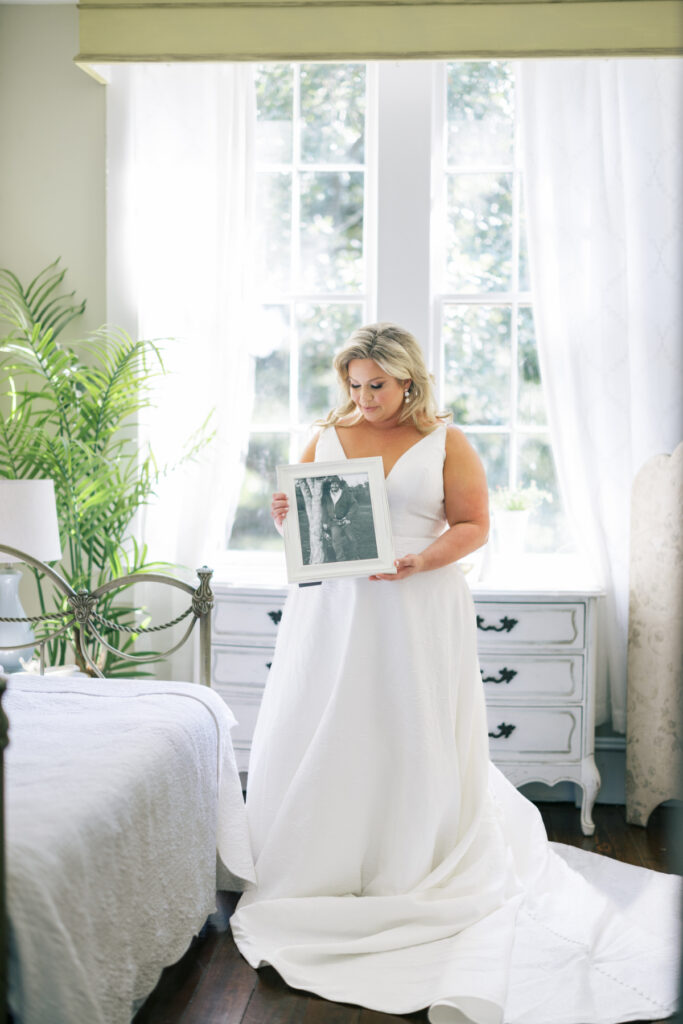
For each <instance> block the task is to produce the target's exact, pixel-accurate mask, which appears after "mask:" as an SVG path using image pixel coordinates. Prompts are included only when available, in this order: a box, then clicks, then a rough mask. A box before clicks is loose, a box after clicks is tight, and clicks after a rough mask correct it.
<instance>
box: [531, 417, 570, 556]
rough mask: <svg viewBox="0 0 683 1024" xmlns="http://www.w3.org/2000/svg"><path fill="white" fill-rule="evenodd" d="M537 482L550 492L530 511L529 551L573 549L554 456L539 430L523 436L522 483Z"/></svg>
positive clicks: (545, 436) (539, 487)
mask: <svg viewBox="0 0 683 1024" xmlns="http://www.w3.org/2000/svg"><path fill="white" fill-rule="evenodd" d="M532 483H535V484H536V486H537V488H538V489H539V490H540V491H543V492H544V493H545V494H547V495H548V498H547V499H546V500H545V501H543V502H542V503H541V504H540V505H539V506H538V508H537V509H535V510H534V512H533V513H532V515H531V518H530V522H529V530H528V534H527V543H526V547H527V550H529V551H539V552H543V551H549V552H560V551H572V550H574V545H573V542H572V540H571V536H570V532H569V527H568V524H567V521H566V518H565V516H564V513H563V511H562V503H561V501H560V491H559V487H558V484H557V475H556V472H555V460H554V459H553V452H552V448H551V446H550V439H549V438H548V436H547V435H543V434H538V435H533V436H526V437H524V436H523V437H521V438H520V444H519V484H520V486H521V487H529V486H530V485H531V484H532Z"/></svg>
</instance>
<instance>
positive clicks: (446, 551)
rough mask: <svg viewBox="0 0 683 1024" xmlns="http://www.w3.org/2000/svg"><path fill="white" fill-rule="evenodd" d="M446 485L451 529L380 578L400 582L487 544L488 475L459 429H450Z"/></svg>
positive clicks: (397, 562)
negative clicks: (394, 571)
mask: <svg viewBox="0 0 683 1024" xmlns="http://www.w3.org/2000/svg"><path fill="white" fill-rule="evenodd" d="M443 484H444V497H445V505H446V518H447V520H448V523H449V528H448V529H447V530H446V531H445V532H444V533H442V534H441V536H440V537H438V538H437V539H436V540H435V541H434V542H433V543H432V544H430V545H429V547H427V548H425V550H424V551H422V552H420V554H417V555H405V556H404V557H403V558H399V559H397V560H396V566H397V568H398V573H397V574H396V575H391V576H390V575H388V574H387V575H381V576H378V577H377V578H379V579H387V580H400V579H404V578H405V577H406V576H412V575H413V574H414V573H416V572H428V571H429V570H430V569H440V568H441V567H442V566H444V565H449V564H450V563H451V562H457V561H458V559H460V558H464V556H465V555H469V554H470V552H471V551H476V550H477V548H480V547H481V546H482V544H485V543H486V540H487V538H488V534H489V499H488V486H487V483H486V474H485V473H484V467H483V466H482V464H481V460H480V458H479V456H478V455H477V453H476V452H475V450H474V448H473V447H472V445H471V444H470V443H469V441H468V440H467V438H466V437H465V435H464V434H463V432H462V431H461V430H458V428H457V427H449V428H448V431H447V433H446V460H445V462H444V468H443Z"/></svg>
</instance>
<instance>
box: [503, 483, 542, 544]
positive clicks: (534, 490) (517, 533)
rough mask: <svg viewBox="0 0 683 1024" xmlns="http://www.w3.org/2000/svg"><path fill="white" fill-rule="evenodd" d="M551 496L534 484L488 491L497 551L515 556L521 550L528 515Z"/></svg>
mask: <svg viewBox="0 0 683 1024" xmlns="http://www.w3.org/2000/svg"><path fill="white" fill-rule="evenodd" d="M552 500H553V499H552V495H551V494H549V493H548V492H547V491H541V490H539V488H538V487H537V486H536V483H535V482H534V483H532V484H530V486H529V487H517V488H511V487H497V488H496V489H495V491H493V492H492V494H491V507H492V509H493V532H494V537H495V546H496V552H497V554H498V555H499V556H501V557H503V558H518V557H519V556H520V555H522V554H523V553H524V543H525V539H526V532H527V527H528V523H529V516H530V515H531V513H532V512H533V511H534V509H536V508H538V506H539V505H541V504H542V503H543V502H544V501H548V502H550V501H552Z"/></svg>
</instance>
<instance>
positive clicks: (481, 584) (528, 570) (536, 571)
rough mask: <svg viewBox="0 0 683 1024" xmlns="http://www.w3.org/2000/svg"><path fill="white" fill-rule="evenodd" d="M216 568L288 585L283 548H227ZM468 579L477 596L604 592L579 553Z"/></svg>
mask: <svg viewBox="0 0 683 1024" xmlns="http://www.w3.org/2000/svg"><path fill="white" fill-rule="evenodd" d="M467 561H468V560H467V559H465V560H464V562H467ZM212 568H213V570H214V577H213V579H214V582H215V583H217V584H229V585H231V586H237V587H239V586H243V587H278V588H281V587H286V586H287V570H286V565H285V555H284V552H283V551H266V552H263V551H223V552H220V554H218V555H217V556H216V558H215V560H214V563H213V566H212ZM477 569H479V570H480V571H477ZM465 578H466V579H467V582H468V583H469V584H470V588H471V590H472V592H473V593H474V594H475V595H477V594H480V593H481V592H483V591H512V590H515V591H521V590H527V591H535V590H540V591H548V590H557V591H558V592H567V591H574V590H575V591H580V592H582V593H600V592H601V591H602V587H601V586H600V583H599V581H598V580H597V579H596V578H595V574H594V573H593V572H592V571H591V569H590V567H589V565H588V564H587V563H586V561H585V559H583V558H581V556H579V555H576V554H570V555H569V554H565V555H555V554H548V555H532V554H525V555H522V556H521V557H519V558H517V559H515V560H505V559H501V558H500V557H493V558H491V559H489V560H486V564H483V565H481V566H480V567H477V566H473V569H472V571H471V572H466V576H465Z"/></svg>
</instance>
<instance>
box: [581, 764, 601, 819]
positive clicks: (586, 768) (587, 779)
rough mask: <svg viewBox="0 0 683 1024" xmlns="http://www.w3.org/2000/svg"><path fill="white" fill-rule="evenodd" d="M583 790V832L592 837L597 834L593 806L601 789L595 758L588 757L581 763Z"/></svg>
mask: <svg viewBox="0 0 683 1024" xmlns="http://www.w3.org/2000/svg"><path fill="white" fill-rule="evenodd" d="M581 789H582V790H583V800H582V801H581V831H582V832H583V834H584V835H585V836H592V835H593V834H594V832H595V823H594V821H593V806H594V804H595V801H596V798H597V795H598V791H599V789H600V772H599V771H598V766H597V765H596V763H595V758H593V757H586V758H584V760H583V761H582V763H581Z"/></svg>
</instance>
